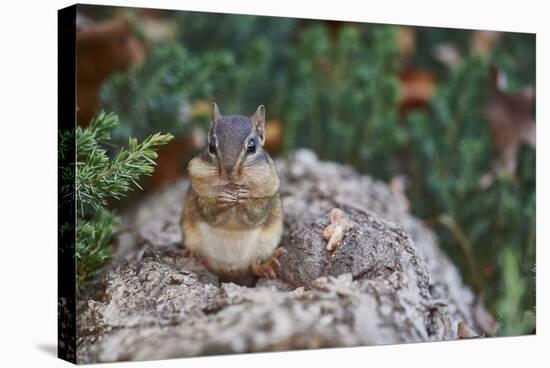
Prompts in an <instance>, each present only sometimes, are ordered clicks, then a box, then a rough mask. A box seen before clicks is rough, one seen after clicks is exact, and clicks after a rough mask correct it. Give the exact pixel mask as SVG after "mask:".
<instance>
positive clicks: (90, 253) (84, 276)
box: [60, 112, 173, 287]
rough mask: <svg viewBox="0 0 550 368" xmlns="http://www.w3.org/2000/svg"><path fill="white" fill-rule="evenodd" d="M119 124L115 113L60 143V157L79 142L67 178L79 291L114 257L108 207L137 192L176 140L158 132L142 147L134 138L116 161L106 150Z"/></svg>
mask: <svg viewBox="0 0 550 368" xmlns="http://www.w3.org/2000/svg"><path fill="white" fill-rule="evenodd" d="M118 124H119V121H118V117H117V116H116V115H115V114H113V113H110V114H106V113H104V112H101V113H99V114H98V115H97V117H96V118H95V119H93V120H92V122H91V123H90V125H89V126H88V127H86V128H82V127H77V128H76V130H75V134H74V136H73V134H72V133H71V132H65V133H63V134H62V135H61V139H60V154H61V155H63V154H64V152H68V147H69V146H70V144H71V142H72V143H73V144H74V143H76V165H72V166H71V165H69V166H67V168H66V169H65V170H66V172H65V173H64V175H65V176H67V175H68V176H72V177H73V178H74V179H75V183H74V195H75V198H76V214H77V223H76V245H75V255H76V258H77V284H78V286H79V287H82V285H83V284H84V283H85V281H86V280H88V278H89V277H90V276H91V275H92V274H93V272H94V271H95V270H97V269H98V268H99V267H101V266H102V265H103V264H104V263H105V262H106V261H107V260H108V259H109V258H110V256H111V240H112V237H113V234H114V233H115V231H116V226H117V217H116V215H115V214H114V213H113V212H111V211H110V210H108V209H107V208H106V207H107V205H108V204H109V201H111V200H118V199H121V198H122V197H123V196H124V195H125V194H126V192H128V191H131V190H133V189H134V188H135V187H137V188H141V186H140V184H139V179H140V178H141V177H142V176H144V175H145V176H147V175H150V174H151V173H152V172H153V170H154V167H155V161H154V160H155V159H156V158H157V152H156V150H157V149H158V148H159V147H160V146H162V145H164V144H166V143H168V142H169V141H170V140H171V139H172V138H173V137H172V135H171V134H161V133H156V134H153V135H150V136H148V137H146V138H145V139H143V140H142V141H141V142H138V140H137V139H136V138H132V137H130V138H129V139H128V145H127V147H123V148H120V149H119V151H118V152H117V153H116V154H115V155H114V156H113V157H111V156H109V154H108V152H107V146H108V145H109V144H110V139H111V132H112V130H113V129H115V128H116V127H117V126H118ZM73 138H74V139H73ZM67 189H70V188H67ZM65 193H68V190H67V191H65Z"/></svg>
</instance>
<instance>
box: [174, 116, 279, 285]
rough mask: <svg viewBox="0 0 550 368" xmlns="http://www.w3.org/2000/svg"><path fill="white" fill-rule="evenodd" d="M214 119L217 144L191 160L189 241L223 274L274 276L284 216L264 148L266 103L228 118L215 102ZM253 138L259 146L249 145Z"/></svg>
mask: <svg viewBox="0 0 550 368" xmlns="http://www.w3.org/2000/svg"><path fill="white" fill-rule="evenodd" d="M212 121H213V125H212V128H211V129H210V133H209V136H210V140H211V142H215V144H216V149H215V150H214V152H212V151H211V150H209V149H207V150H206V151H205V152H204V153H203V154H201V155H199V156H198V157H195V158H193V159H192V160H191V161H190V163H189V166H188V172H189V177H190V181H191V186H190V188H189V191H188V193H187V196H186V198H185V203H184V208H183V211H182V218H181V224H182V233H183V239H184V245H185V247H186V248H188V249H189V250H191V251H192V252H194V253H195V254H197V256H198V257H199V258H201V259H202V260H203V263H204V264H205V266H206V267H208V268H209V269H211V270H212V271H213V272H215V273H217V274H218V275H220V277H221V278H222V279H223V280H232V281H235V282H240V283H243V281H242V280H244V279H248V278H249V277H250V276H251V270H253V269H254V270H259V269H261V270H262V275H266V277H272V276H273V275H274V274H275V273H274V271H273V269H272V267H273V265H278V262H277V261H276V260H270V257H272V255H273V252H274V250H275V248H276V247H277V245H278V243H279V241H280V238H281V235H282V228H283V221H282V208H281V200H280V196H279V178H278V176H277V173H276V171H275V167H274V165H273V161H272V160H271V158H270V157H269V155H268V154H267V153H266V152H265V151H263V143H264V140H265V137H264V136H263V134H264V124H265V117H264V110H263V106H261V107H260V108H258V110H257V111H256V113H255V115H254V116H253V118H245V117H242V116H230V117H226V118H224V117H223V116H222V115H221V113H220V112H219V109H218V108H217V106H216V105H215V106H214V109H213V113H212ZM251 139H254V140H255V142H256V147H257V150H256V152H248V151H247V144H248V143H249V141H250V140H251ZM277 254H278V255H277V256H279V255H280V253H277ZM262 262H264V263H262ZM258 265H263V266H262V267H259V266H258ZM256 273H258V272H256ZM245 284H247V283H246V282H245Z"/></svg>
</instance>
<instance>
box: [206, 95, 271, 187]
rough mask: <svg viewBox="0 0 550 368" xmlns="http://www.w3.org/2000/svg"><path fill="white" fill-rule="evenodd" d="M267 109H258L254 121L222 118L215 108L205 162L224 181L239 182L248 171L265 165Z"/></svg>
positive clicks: (242, 118) (246, 118)
mask: <svg viewBox="0 0 550 368" xmlns="http://www.w3.org/2000/svg"><path fill="white" fill-rule="evenodd" d="M264 143H265V108H264V106H263V105H260V106H258V108H257V109H256V112H255V113H254V114H253V115H252V116H251V117H245V116H237V115H232V116H222V114H221V113H220V109H219V108H218V105H216V104H215V103H214V104H213V107H212V126H211V128H210V131H209V133H208V147H207V152H206V155H205V158H206V159H207V160H208V161H210V162H211V163H213V164H215V165H216V166H217V168H218V173H219V175H220V177H222V178H223V179H225V180H227V181H229V182H233V181H236V180H238V178H239V177H241V175H242V174H243V172H244V171H245V170H247V169H249V168H253V167H255V166H258V165H262V164H264V165H265V164H266V163H267V162H268V161H267V160H268V158H267V157H266V154H265V152H264V150H263V146H264Z"/></svg>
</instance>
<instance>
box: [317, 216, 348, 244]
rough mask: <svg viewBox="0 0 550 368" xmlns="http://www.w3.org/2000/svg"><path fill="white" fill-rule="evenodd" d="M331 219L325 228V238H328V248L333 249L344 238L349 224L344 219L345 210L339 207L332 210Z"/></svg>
mask: <svg viewBox="0 0 550 368" xmlns="http://www.w3.org/2000/svg"><path fill="white" fill-rule="evenodd" d="M329 219H330V224H329V225H328V226H327V227H326V228H325V230H323V239H325V240H328V242H327V250H328V251H333V250H335V249H336V247H337V246H338V245H340V243H341V242H342V240H343V239H344V233H345V231H346V229H347V228H348V225H347V222H346V220H344V212H343V211H342V210H340V209H338V208H334V209H332V211H330V214H329Z"/></svg>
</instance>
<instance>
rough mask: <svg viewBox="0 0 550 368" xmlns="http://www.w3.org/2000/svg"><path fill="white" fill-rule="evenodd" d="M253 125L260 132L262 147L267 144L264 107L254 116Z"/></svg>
mask: <svg viewBox="0 0 550 368" xmlns="http://www.w3.org/2000/svg"><path fill="white" fill-rule="evenodd" d="M251 119H252V123H253V124H254V127H255V128H256V132H258V136H259V137H260V141H261V144H262V146H263V145H264V143H265V107H264V105H260V106H258V108H257V109H256V112H255V113H254V115H252V118H251Z"/></svg>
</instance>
